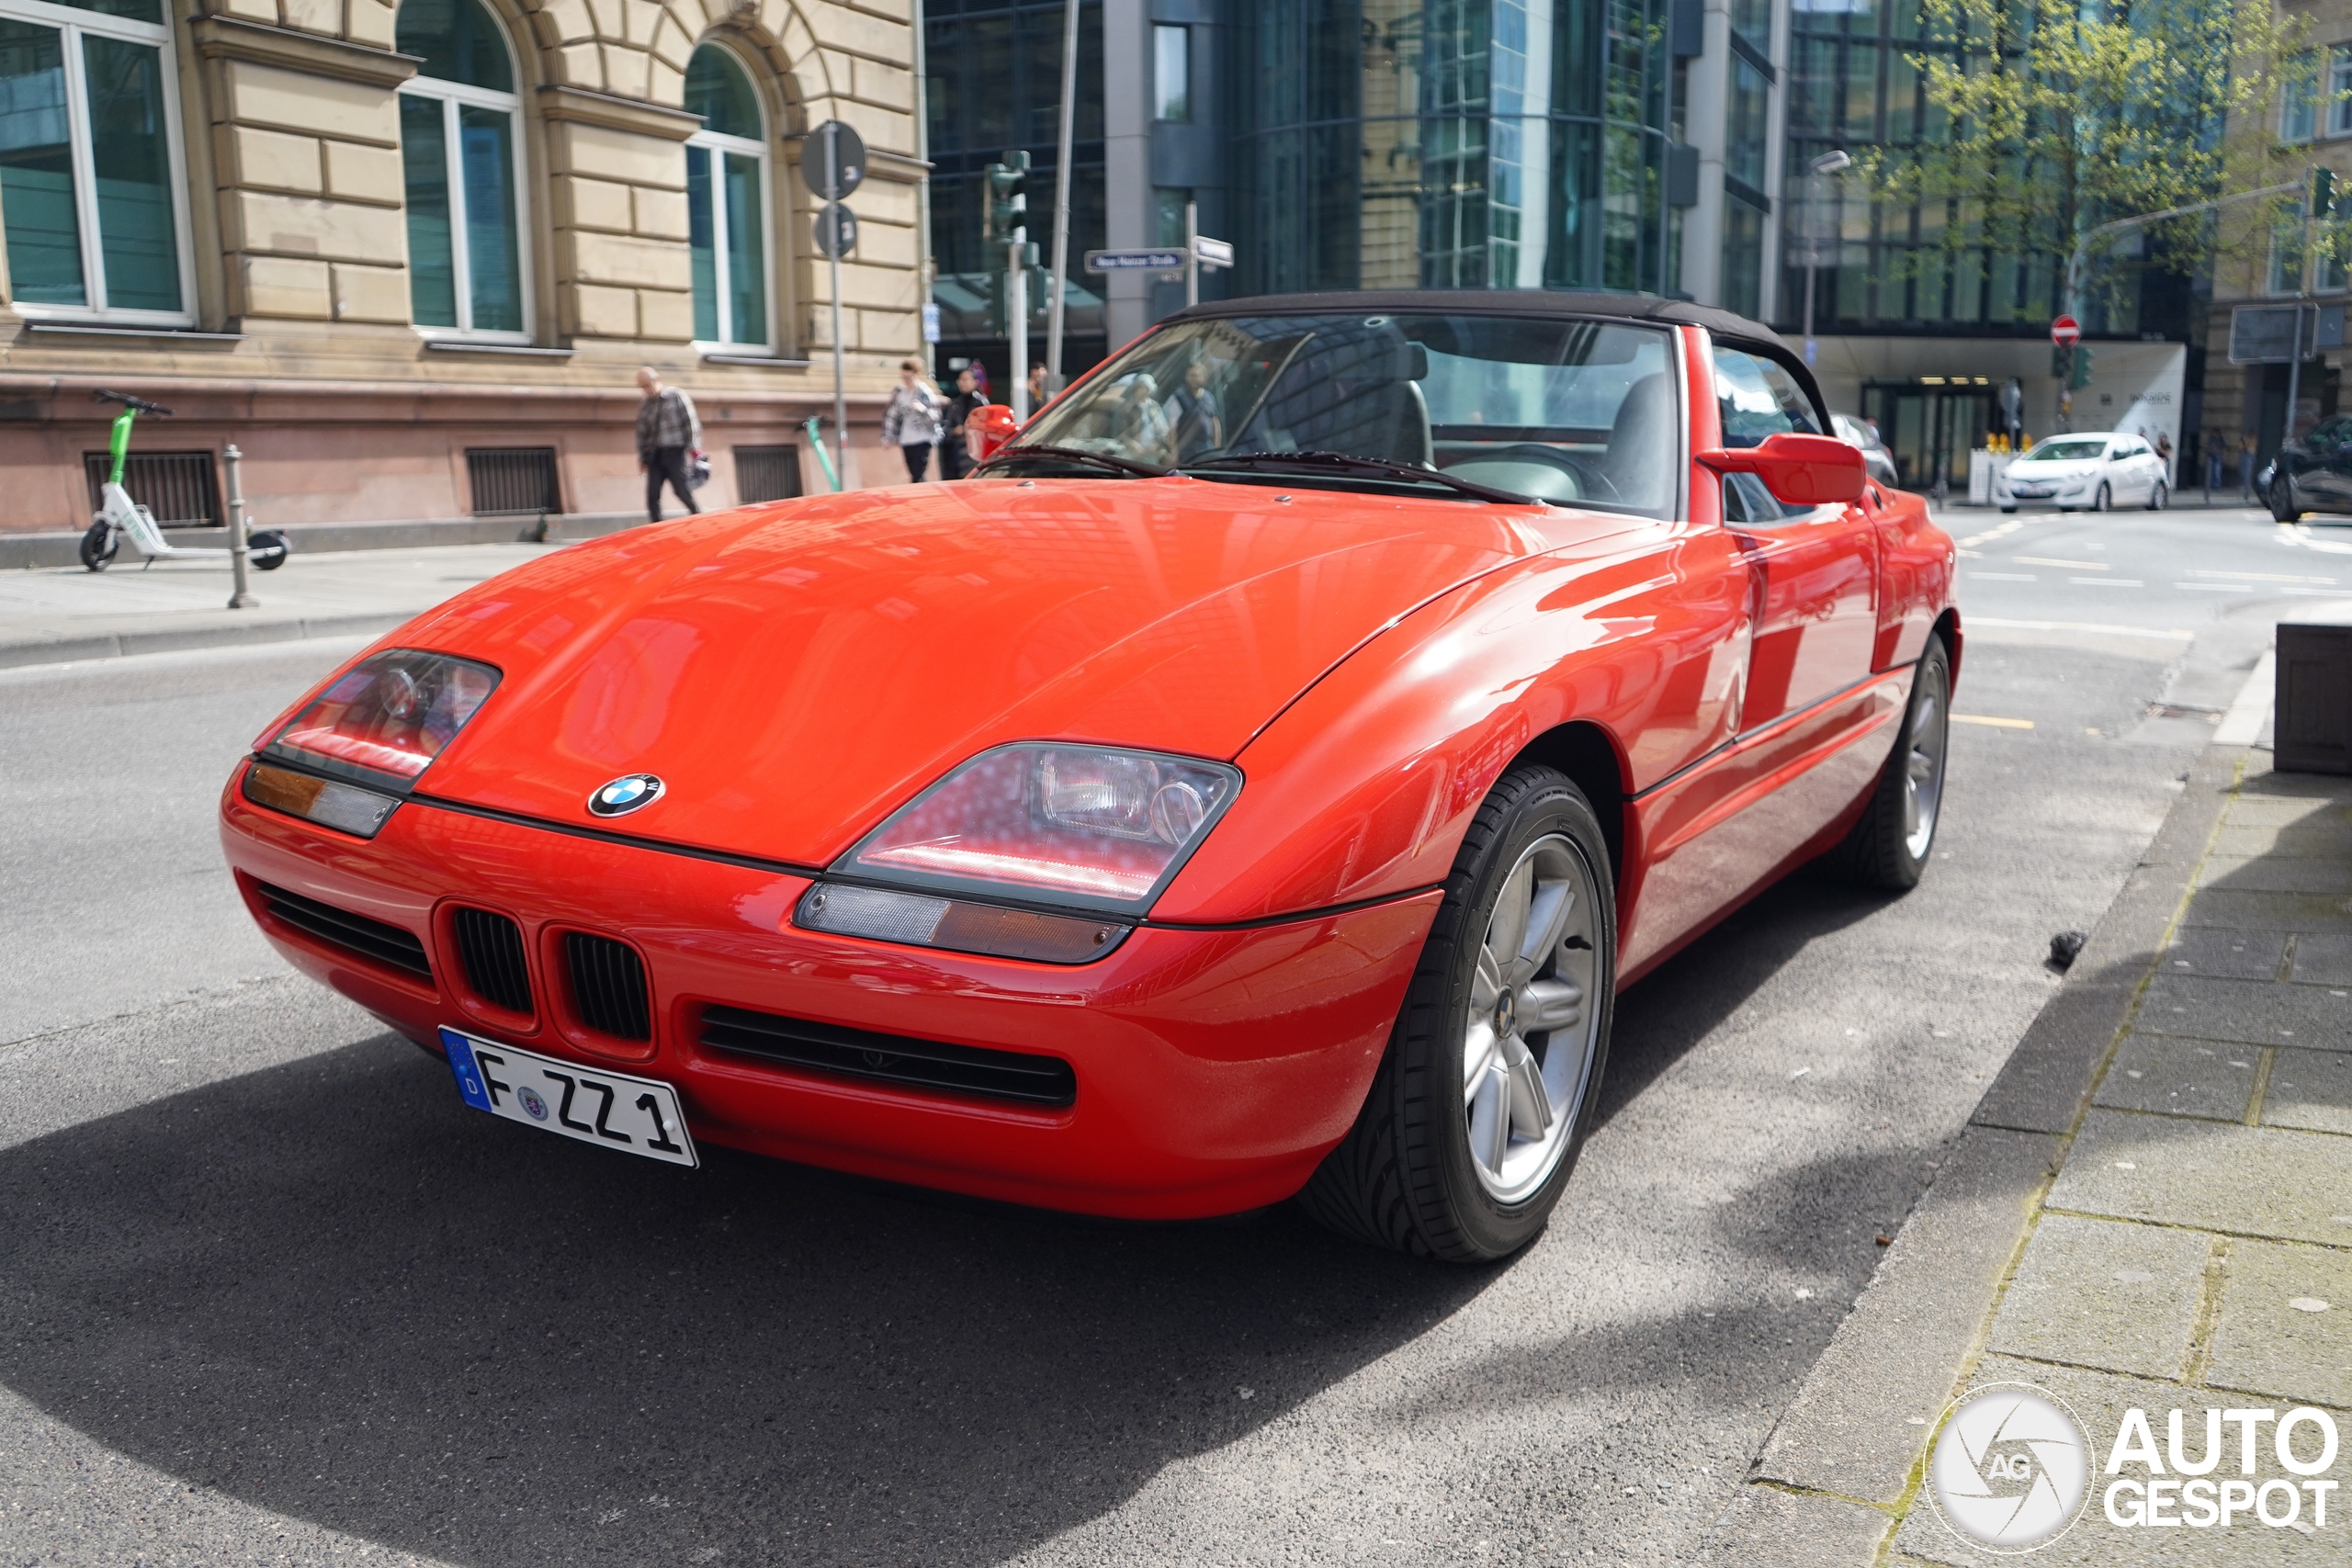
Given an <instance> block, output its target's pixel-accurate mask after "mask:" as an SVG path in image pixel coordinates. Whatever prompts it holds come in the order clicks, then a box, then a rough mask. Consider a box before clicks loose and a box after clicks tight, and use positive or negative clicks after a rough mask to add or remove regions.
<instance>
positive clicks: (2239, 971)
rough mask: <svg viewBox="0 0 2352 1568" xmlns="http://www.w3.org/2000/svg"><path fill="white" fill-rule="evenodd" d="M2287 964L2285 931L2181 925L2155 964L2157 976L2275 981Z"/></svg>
mask: <svg viewBox="0 0 2352 1568" xmlns="http://www.w3.org/2000/svg"><path fill="white" fill-rule="evenodd" d="M2286 963H2287V933H2286V932H2285V931H2233V930H2226V929H2223V928H2221V927H2214V926H2183V927H2182V928H2180V930H2179V931H2177V932H2175V933H2174V935H2173V942H2172V945H2171V946H2170V947H2167V948H2165V952H2164V957H2163V959H2162V960H2161V961H2160V962H2159V963H2158V964H2157V965H2156V972H2157V973H2158V974H2161V975H2207V976H2214V977H2216V978H2220V979H2224V980H2276V979H2277V978H2278V972H2279V971H2280V970H2281V969H2283V968H2284V967H2285V966H2286Z"/></svg>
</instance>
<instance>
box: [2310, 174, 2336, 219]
mask: <svg viewBox="0 0 2352 1568" xmlns="http://www.w3.org/2000/svg"><path fill="white" fill-rule="evenodd" d="M2307 203H2308V205H2307V208H2306V210H2308V211H2309V212H2310V213H2311V215H2312V217H2313V218H2324V217H2326V216H2327V215H2328V214H2329V213H2330V212H2333V211H2334V210H2335V170H2333V169H2313V170H2312V178H2311V191H2310V193H2309V196H2308V197H2307Z"/></svg>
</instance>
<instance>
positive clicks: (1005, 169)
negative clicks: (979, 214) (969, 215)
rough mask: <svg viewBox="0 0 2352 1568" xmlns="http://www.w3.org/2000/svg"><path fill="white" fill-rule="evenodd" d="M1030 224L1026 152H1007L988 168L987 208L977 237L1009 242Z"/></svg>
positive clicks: (989, 240) (1027, 158)
mask: <svg viewBox="0 0 2352 1568" xmlns="http://www.w3.org/2000/svg"><path fill="white" fill-rule="evenodd" d="M1028 224H1029V154H1028V153H1026V152H1007V153H1006V154H1005V155H1004V162H1002V163H1001V164H989V168H988V210H987V212H986V213H985V215H984V217H983V220H982V222H981V226H980V237H981V238H982V239H984V240H986V241H987V242H988V243H990V244H998V245H1001V244H1009V243H1012V237H1013V235H1014V234H1015V233H1017V232H1019V231H1022V230H1023V229H1025V228H1027V227H1028Z"/></svg>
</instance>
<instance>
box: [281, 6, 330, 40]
mask: <svg viewBox="0 0 2352 1568" xmlns="http://www.w3.org/2000/svg"><path fill="white" fill-rule="evenodd" d="M277 8H278V14H279V16H280V17H283V18H284V21H283V25H284V26H286V27H288V28H293V29H294V30H295V31H296V32H300V33H318V34H320V35H322V36H323V37H326V38H340V37H342V36H343V0H277Z"/></svg>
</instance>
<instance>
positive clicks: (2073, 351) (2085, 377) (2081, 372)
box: [2050, 344, 2091, 392]
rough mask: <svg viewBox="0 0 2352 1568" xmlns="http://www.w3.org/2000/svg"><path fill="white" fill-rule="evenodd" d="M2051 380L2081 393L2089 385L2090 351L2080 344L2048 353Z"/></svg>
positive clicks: (2053, 349) (2055, 349)
mask: <svg viewBox="0 0 2352 1568" xmlns="http://www.w3.org/2000/svg"><path fill="white" fill-rule="evenodd" d="M2050 377H2051V379H2052V380H2054V381H2056V382H2058V383H2059V384H2061V385H2062V386H2065V387H2068V388H2071V389H2074V390H2075V391H2078V392H2079V391H2081V390H2082V389H2084V388H2085V387H2087V386H2089V385H2090V384H2091V351H2090V350H2089V349H2087V348H2086V347H2084V346H2083V345H2081V344H2075V346H2074V347H2072V348H2052V350H2051V351H2050Z"/></svg>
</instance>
